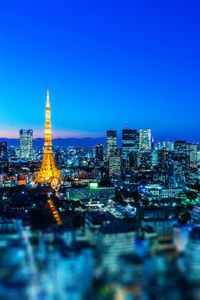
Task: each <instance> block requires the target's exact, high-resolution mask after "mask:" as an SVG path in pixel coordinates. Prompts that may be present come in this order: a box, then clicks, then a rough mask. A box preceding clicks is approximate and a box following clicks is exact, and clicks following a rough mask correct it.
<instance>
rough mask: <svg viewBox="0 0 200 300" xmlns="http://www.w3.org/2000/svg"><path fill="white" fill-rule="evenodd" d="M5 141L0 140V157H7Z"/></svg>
mask: <svg viewBox="0 0 200 300" xmlns="http://www.w3.org/2000/svg"><path fill="white" fill-rule="evenodd" d="M7 156H8V154H7V142H0V159H7Z"/></svg>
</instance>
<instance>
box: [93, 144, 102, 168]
mask: <svg viewBox="0 0 200 300" xmlns="http://www.w3.org/2000/svg"><path fill="white" fill-rule="evenodd" d="M95 158H96V161H97V162H98V163H100V164H102V163H103V161H104V147H103V145H102V144H99V145H97V146H96V147H95Z"/></svg>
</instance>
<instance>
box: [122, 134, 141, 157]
mask: <svg viewBox="0 0 200 300" xmlns="http://www.w3.org/2000/svg"><path fill="white" fill-rule="evenodd" d="M132 151H134V152H136V151H138V135H137V129H123V130H122V155H123V160H127V159H128V154H129V153H130V152H132Z"/></svg>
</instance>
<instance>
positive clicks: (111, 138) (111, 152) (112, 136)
mask: <svg viewBox="0 0 200 300" xmlns="http://www.w3.org/2000/svg"><path fill="white" fill-rule="evenodd" d="M116 152H117V131H116V130H108V131H107V158H108V157H109V156H115V155H116Z"/></svg>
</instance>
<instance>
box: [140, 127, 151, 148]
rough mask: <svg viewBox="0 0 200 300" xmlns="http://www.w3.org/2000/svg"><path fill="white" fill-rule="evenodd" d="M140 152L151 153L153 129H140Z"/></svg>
mask: <svg viewBox="0 0 200 300" xmlns="http://www.w3.org/2000/svg"><path fill="white" fill-rule="evenodd" d="M139 150H140V151H151V129H146V130H145V129H140V131H139Z"/></svg>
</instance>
